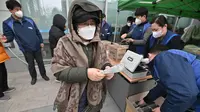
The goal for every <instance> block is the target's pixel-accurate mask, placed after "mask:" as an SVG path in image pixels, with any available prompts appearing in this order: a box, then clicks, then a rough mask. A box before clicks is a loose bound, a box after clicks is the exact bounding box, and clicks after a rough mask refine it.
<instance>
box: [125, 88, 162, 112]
mask: <svg viewBox="0 0 200 112" xmlns="http://www.w3.org/2000/svg"><path fill="white" fill-rule="evenodd" d="M147 94H148V92H144V93H140V94H137V95H133V96H130V97H128V98H127V99H126V109H125V112H138V111H137V110H136V108H135V107H134V104H133V102H136V101H139V100H140V99H142V98H144V97H145V96H146V95H147ZM164 100H165V99H164V98H162V97H160V98H158V99H157V100H155V103H156V104H157V105H159V106H161V105H162V104H163V102H164Z"/></svg>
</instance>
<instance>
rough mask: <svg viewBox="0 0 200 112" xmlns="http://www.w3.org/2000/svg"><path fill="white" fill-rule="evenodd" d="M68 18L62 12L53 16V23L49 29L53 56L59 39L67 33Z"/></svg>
mask: <svg viewBox="0 0 200 112" xmlns="http://www.w3.org/2000/svg"><path fill="white" fill-rule="evenodd" d="M65 24H66V19H65V17H63V16H62V15H60V14H56V15H55V16H54V17H53V25H52V26H51V29H50V31H49V43H50V49H51V56H52V57H53V50H54V48H56V45H57V43H58V40H59V39H60V38H61V37H62V36H64V35H65V32H64V31H65V28H66V26H65Z"/></svg>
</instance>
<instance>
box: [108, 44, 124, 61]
mask: <svg viewBox="0 0 200 112" xmlns="http://www.w3.org/2000/svg"><path fill="white" fill-rule="evenodd" d="M127 49H128V46H124V45H119V44H116V43H115V44H111V45H109V46H108V50H109V58H110V59H112V60H114V61H120V60H121V59H122V58H123V56H124V54H125V53H126V50H127Z"/></svg>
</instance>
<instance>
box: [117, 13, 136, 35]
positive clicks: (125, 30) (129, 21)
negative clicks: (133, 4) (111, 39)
mask: <svg viewBox="0 0 200 112" xmlns="http://www.w3.org/2000/svg"><path fill="white" fill-rule="evenodd" d="M134 22H135V18H133V17H132V16H129V17H128V18H127V23H126V25H125V26H123V27H122V30H121V32H120V36H122V35H123V34H125V33H128V32H129V31H130V29H131V26H132V24H133V23H134Z"/></svg>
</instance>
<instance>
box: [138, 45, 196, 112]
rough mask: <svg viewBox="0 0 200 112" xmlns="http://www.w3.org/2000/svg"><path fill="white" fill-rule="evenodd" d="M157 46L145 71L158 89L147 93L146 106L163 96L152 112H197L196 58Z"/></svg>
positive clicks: (150, 54) (150, 55) (152, 51)
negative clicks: (148, 71) (148, 95)
mask: <svg viewBox="0 0 200 112" xmlns="http://www.w3.org/2000/svg"><path fill="white" fill-rule="evenodd" d="M167 49H168V48H167V47H166V46H162V45H157V46H155V47H154V48H153V49H152V50H151V51H150V53H149V59H150V63H149V69H150V71H151V73H152V76H153V78H154V79H155V80H156V81H157V84H159V85H160V86H161V88H154V89H152V90H151V91H150V93H151V94H150V96H151V97H145V98H144V100H143V101H142V100H141V101H140V102H146V103H150V102H153V101H154V100H156V99H157V98H159V97H161V96H163V97H165V101H164V103H163V104H162V106H161V107H160V108H157V109H155V112H160V111H161V112H185V111H186V110H187V109H189V108H190V107H193V109H195V111H196V112H200V97H199V93H200V92H199V89H200V70H199V69H200V56H196V55H193V54H190V53H187V52H185V51H182V50H176V49H171V50H167Z"/></svg>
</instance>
